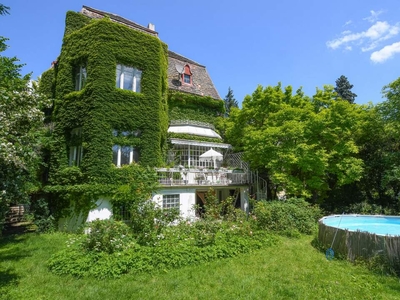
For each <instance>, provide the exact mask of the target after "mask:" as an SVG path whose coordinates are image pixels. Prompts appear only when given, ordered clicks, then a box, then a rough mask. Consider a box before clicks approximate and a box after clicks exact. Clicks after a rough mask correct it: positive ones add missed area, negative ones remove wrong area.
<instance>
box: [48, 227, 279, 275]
mask: <svg viewBox="0 0 400 300" xmlns="http://www.w3.org/2000/svg"><path fill="white" fill-rule="evenodd" d="M116 224H118V225H116ZM109 227H111V228H109ZM90 229H91V233H90V234H89V236H87V237H86V236H82V235H81V236H77V237H74V238H73V239H70V241H69V242H68V244H67V249H65V250H63V251H61V252H59V253H57V254H55V255H54V256H53V257H52V258H51V259H50V260H49V262H48V266H49V268H50V270H51V271H52V272H54V273H56V274H59V275H62V274H71V275H73V276H77V277H83V276H92V277H97V278H109V277H119V276H121V275H122V274H125V273H128V272H129V273H133V274H138V273H141V272H159V271H164V270H166V269H171V268H178V267H182V266H186V265H194V264H200V263H204V262H206V261H212V260H216V259H221V258H228V257H233V256H237V255H239V254H241V253H248V252H251V251H254V250H257V249H260V248H261V247H266V246H270V245H273V244H276V243H277V241H278V240H277V238H276V237H274V236H271V235H269V234H268V233H267V232H265V231H254V230H252V229H251V227H250V223H249V222H236V223H234V222H224V221H220V220H205V221H203V220H199V221H198V222H195V223H190V222H182V223H180V224H177V225H176V226H168V227H165V228H164V229H163V230H162V232H161V233H160V234H159V235H158V236H156V238H155V240H154V243H153V244H151V245H145V246H140V245H137V244H135V243H133V242H131V243H127V244H125V246H123V247H118V248H116V247H114V248H112V247H113V246H115V244H114V243H112V242H111V241H110V237H113V238H114V239H115V237H116V236H120V235H121V234H124V233H125V230H126V229H127V228H126V225H125V224H123V223H121V222H116V221H109V222H107V221H95V222H92V224H91V227H90ZM95 230H97V232H93V231H95ZM106 237H107V238H106ZM110 247H111V249H110Z"/></svg>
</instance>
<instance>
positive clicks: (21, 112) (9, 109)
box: [0, 5, 47, 223]
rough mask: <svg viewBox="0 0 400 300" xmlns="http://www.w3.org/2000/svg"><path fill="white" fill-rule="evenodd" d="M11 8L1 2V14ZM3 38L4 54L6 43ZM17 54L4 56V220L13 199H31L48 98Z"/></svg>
mask: <svg viewBox="0 0 400 300" xmlns="http://www.w3.org/2000/svg"><path fill="white" fill-rule="evenodd" d="M7 10H8V7H5V6H4V5H0V14H4V13H6V12H7ZM6 40H7V39H6V38H4V37H0V54H1V52H3V51H4V50H5V49H6V48H7V46H6V43H5V42H6ZM22 66H23V65H22V64H19V63H18V59H17V58H16V57H11V58H9V57H5V56H2V55H0V223H1V222H2V220H3V219H4V216H5V213H6V211H7V210H8V206H9V204H10V203H12V202H18V203H23V202H24V201H27V200H28V193H29V192H30V191H32V189H33V188H34V185H35V184H37V182H35V179H36V171H37V166H38V163H39V153H40V139H39V137H40V134H41V130H40V129H41V128H43V112H42V110H41V109H42V107H44V106H45V105H47V101H46V100H45V99H44V98H43V97H41V96H40V95H39V94H38V93H37V92H36V91H35V85H34V84H32V81H31V80H30V79H31V78H30V74H28V75H25V76H22V75H21V74H20V71H21V67H22Z"/></svg>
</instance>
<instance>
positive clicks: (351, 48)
mask: <svg viewBox="0 0 400 300" xmlns="http://www.w3.org/2000/svg"><path fill="white" fill-rule="evenodd" d="M344 49H345V50H346V51H351V50H353V47H351V46H346V48H344Z"/></svg>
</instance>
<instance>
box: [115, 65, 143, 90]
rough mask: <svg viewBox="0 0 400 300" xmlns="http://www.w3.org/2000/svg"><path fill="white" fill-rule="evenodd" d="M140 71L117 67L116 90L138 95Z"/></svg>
mask: <svg viewBox="0 0 400 300" xmlns="http://www.w3.org/2000/svg"><path fill="white" fill-rule="evenodd" d="M141 80H142V71H140V70H138V69H135V68H133V67H127V66H123V65H117V81H116V82H117V85H116V86H117V88H120V89H124V90H130V91H134V92H136V93H140V90H141V88H140V82H141Z"/></svg>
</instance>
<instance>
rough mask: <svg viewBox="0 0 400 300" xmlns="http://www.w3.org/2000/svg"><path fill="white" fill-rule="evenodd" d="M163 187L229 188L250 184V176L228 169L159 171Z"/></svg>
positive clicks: (159, 178)
mask: <svg viewBox="0 0 400 300" xmlns="http://www.w3.org/2000/svg"><path fill="white" fill-rule="evenodd" d="M157 173H158V182H159V183H160V184H162V185H168V186H181V185H197V186H229V185H239V184H240V185H242V184H247V183H249V180H250V178H249V174H248V173H245V172H244V171H243V170H228V169H218V170H214V169H178V168H171V169H167V168H159V169H157Z"/></svg>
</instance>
